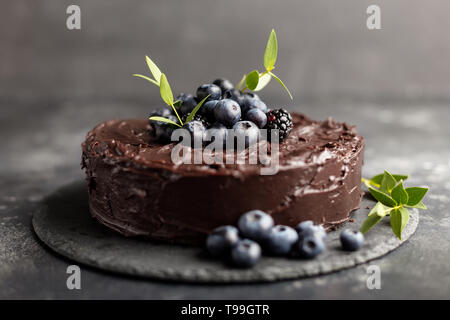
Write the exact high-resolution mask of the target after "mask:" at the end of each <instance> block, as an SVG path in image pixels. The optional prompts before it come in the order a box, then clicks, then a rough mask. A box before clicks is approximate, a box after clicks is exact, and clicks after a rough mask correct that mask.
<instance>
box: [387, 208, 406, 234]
mask: <svg viewBox="0 0 450 320" xmlns="http://www.w3.org/2000/svg"><path fill="white" fill-rule="evenodd" d="M408 221H409V211H408V210H407V209H405V208H403V207H401V208H399V209H396V210H394V211H393V212H392V213H391V228H392V231H394V234H395V235H396V236H397V237H398V238H399V239H400V240H401V239H402V231H403V229H404V228H405V226H406V224H407V223H408Z"/></svg>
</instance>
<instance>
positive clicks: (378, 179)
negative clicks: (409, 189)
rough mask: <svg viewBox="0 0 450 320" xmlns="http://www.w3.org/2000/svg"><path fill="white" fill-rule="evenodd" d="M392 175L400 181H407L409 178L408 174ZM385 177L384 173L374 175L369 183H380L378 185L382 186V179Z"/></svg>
mask: <svg viewBox="0 0 450 320" xmlns="http://www.w3.org/2000/svg"><path fill="white" fill-rule="evenodd" d="M392 176H393V177H394V179H395V181H397V182H399V181H400V180H403V181H405V180H406V179H408V178H409V176H408V175H404V174H392ZM383 177H384V173H380V174H377V175H375V176H373V177H372V178H370V180H369V183H370V184H371V185H378V187H380V185H381V180H383Z"/></svg>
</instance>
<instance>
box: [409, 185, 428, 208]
mask: <svg viewBox="0 0 450 320" xmlns="http://www.w3.org/2000/svg"><path fill="white" fill-rule="evenodd" d="M405 190H406V192H407V193H408V196H409V200H408V203H407V205H408V206H415V205H417V204H418V203H419V202H420V201H422V199H423V197H425V194H426V193H427V191H428V188H421V187H411V188H406V189H405Z"/></svg>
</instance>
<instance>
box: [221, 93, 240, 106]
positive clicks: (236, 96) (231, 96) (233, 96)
mask: <svg viewBox="0 0 450 320" xmlns="http://www.w3.org/2000/svg"><path fill="white" fill-rule="evenodd" d="M222 99H231V100H234V101H236V102H237V103H238V104H239V106H242V104H243V102H244V98H243V96H242V93H241V92H240V91H239V90H238V89H231V90H227V91H225V92H224V93H223V94H222Z"/></svg>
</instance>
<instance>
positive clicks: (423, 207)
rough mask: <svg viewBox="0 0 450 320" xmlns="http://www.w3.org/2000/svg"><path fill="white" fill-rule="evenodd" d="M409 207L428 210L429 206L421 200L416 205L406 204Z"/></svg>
mask: <svg viewBox="0 0 450 320" xmlns="http://www.w3.org/2000/svg"><path fill="white" fill-rule="evenodd" d="M405 206H407V207H408V208H416V209H423V210H427V209H428V208H427V206H426V205H425V204H424V203H423V202H422V201H421V202H419V203H418V204H416V205H414V206H409V205H405Z"/></svg>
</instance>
